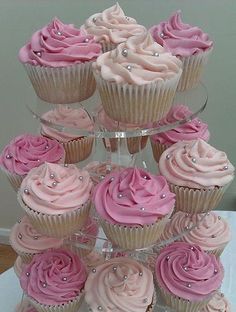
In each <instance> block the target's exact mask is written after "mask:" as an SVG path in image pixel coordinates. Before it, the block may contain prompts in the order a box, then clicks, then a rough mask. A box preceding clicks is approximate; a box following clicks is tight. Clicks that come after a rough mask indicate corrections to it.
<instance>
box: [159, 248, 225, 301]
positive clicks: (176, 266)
mask: <svg viewBox="0 0 236 312" xmlns="http://www.w3.org/2000/svg"><path fill="white" fill-rule="evenodd" d="M155 272H156V278H157V281H158V284H159V285H160V287H161V288H163V289H164V290H166V291H167V292H169V293H171V294H173V295H175V296H177V297H180V298H183V299H186V300H190V301H201V300H204V299H206V298H208V297H209V296H210V295H212V294H213V293H214V292H215V291H216V290H217V289H219V288H220V285H221V283H222V280H223V276H224V272H223V266H222V264H221V263H220V262H219V260H217V258H216V257H215V256H214V255H212V254H208V253H205V252H204V251H203V250H202V249H201V248H200V247H199V246H197V245H191V244H188V243H183V242H174V243H172V244H170V245H169V246H167V247H165V248H163V249H162V250H161V253H160V254H159V256H158V258H157V261H156V266H155Z"/></svg>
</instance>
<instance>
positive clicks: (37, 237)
mask: <svg viewBox="0 0 236 312" xmlns="http://www.w3.org/2000/svg"><path fill="white" fill-rule="evenodd" d="M10 243H11V246H12V248H13V249H14V250H15V252H16V253H17V254H18V255H19V256H20V257H21V259H22V260H23V262H24V263H27V262H30V261H31V260H32V258H33V256H34V255H35V254H37V253H41V252H43V251H44V250H45V249H49V248H59V247H61V246H62V244H63V239H58V238H52V237H47V236H44V235H42V234H41V233H40V232H38V231H37V230H35V229H34V228H33V226H32V224H31V223H30V219H29V218H28V217H27V216H24V217H23V218H22V219H21V220H20V222H17V223H16V224H15V225H14V226H13V228H12V229H11V233H10Z"/></svg>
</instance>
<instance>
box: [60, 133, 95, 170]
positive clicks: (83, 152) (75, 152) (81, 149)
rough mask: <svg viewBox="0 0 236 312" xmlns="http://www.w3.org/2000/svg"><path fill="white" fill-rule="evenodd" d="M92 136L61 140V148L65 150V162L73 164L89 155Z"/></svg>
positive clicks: (91, 146)
mask: <svg viewBox="0 0 236 312" xmlns="http://www.w3.org/2000/svg"><path fill="white" fill-rule="evenodd" d="M93 141H94V139H93V138H92V137H82V138H79V139H76V140H72V141H69V142H63V143H62V145H63V148H64V150H65V152H66V156H65V163H66V164H75V163H77V162H79V161H82V160H85V159H86V158H88V157H89V155H90V154H91V152H92V148H93Z"/></svg>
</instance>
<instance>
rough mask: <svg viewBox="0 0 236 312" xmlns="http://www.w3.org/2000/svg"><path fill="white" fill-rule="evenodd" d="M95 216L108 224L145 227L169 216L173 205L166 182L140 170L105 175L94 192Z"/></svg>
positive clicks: (172, 198)
mask: <svg viewBox="0 0 236 312" xmlns="http://www.w3.org/2000/svg"><path fill="white" fill-rule="evenodd" d="M93 201H94V204H95V208H96V210H97V212H98V214H99V215H100V216H101V217H102V218H103V219H105V220H107V221H108V222H109V223H112V224H117V223H118V224H125V225H136V224H139V225H145V224H152V223H155V222H156V221H157V220H158V219H159V218H162V217H163V216H166V215H167V214H169V213H170V212H171V211H172V209H173V207H174V203H175V195H174V194H173V193H171V192H170V190H169V187H168V184H167V182H166V179H165V178H164V177H162V176H156V175H153V174H151V173H149V172H146V171H144V170H142V169H139V168H126V169H123V170H121V171H120V172H112V173H111V174H110V175H107V176H106V177H105V178H104V179H103V181H102V182H100V183H99V184H98V185H97V186H96V187H95V189H94V192H93Z"/></svg>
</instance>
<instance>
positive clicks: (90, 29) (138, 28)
mask: <svg viewBox="0 0 236 312" xmlns="http://www.w3.org/2000/svg"><path fill="white" fill-rule="evenodd" d="M81 29H82V30H85V31H86V32H87V33H88V34H90V35H93V36H94V38H95V40H96V42H99V43H100V44H101V45H102V50H103V52H107V51H109V50H112V49H114V48H115V47H116V46H117V45H118V44H120V43H122V42H125V41H126V40H127V39H128V38H129V37H132V36H136V35H140V34H142V33H144V32H146V28H145V27H144V26H142V25H139V24H137V22H136V20H135V19H134V18H132V17H128V16H126V15H125V13H124V12H123V10H122V8H121V7H120V6H119V3H118V2H117V3H116V4H115V5H113V6H112V7H110V8H108V9H106V10H104V11H103V12H102V13H96V14H93V15H92V16H90V17H89V18H88V19H87V20H86V21H85V23H84V25H83V26H82V27H81Z"/></svg>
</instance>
